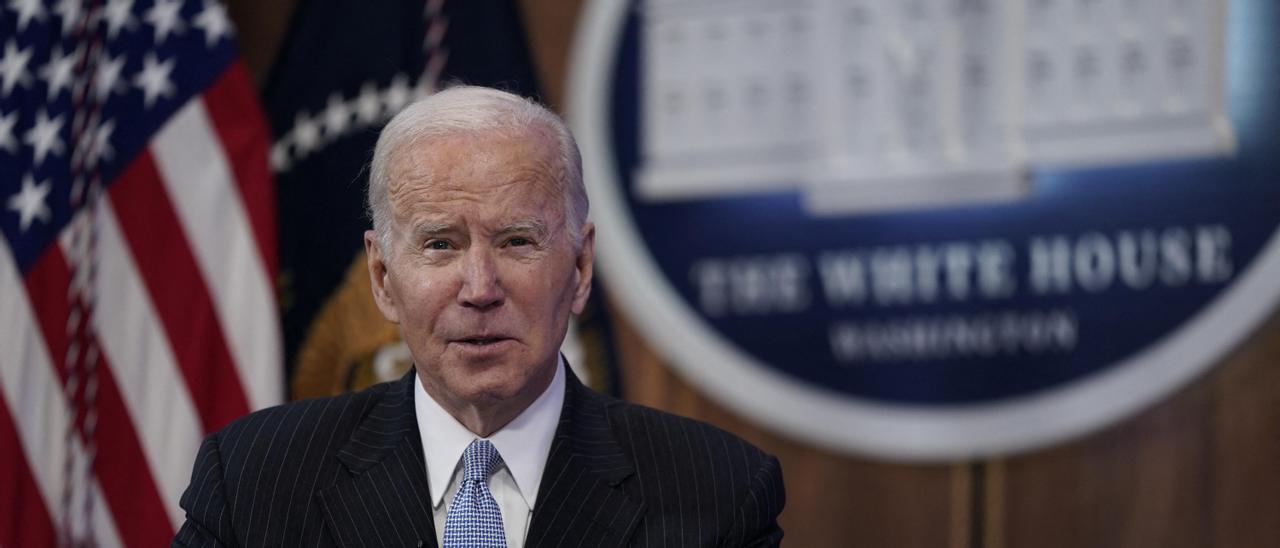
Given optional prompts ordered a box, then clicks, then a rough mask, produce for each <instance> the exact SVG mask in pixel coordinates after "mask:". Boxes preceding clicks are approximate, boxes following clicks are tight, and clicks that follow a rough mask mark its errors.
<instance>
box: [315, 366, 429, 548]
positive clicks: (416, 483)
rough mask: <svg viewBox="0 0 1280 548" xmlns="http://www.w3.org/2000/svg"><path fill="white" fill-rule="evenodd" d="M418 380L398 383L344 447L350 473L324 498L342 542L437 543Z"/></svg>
mask: <svg viewBox="0 0 1280 548" xmlns="http://www.w3.org/2000/svg"><path fill="white" fill-rule="evenodd" d="M414 382H417V377H415V376H414V373H413V371H410V372H409V373H408V374H407V375H405V376H404V377H403V378H401V379H400V380H399V381H396V382H394V383H392V384H391V385H390V387H389V388H388V389H387V391H386V392H385V393H384V394H383V396H382V397H381V398H380V399H379V400H378V402H377V403H376V404H374V406H373V408H372V409H371V410H370V411H369V413H368V414H367V415H366V416H365V417H364V418H363V419H362V420H361V422H360V424H359V426H357V427H356V431H355V433H354V434H352V436H351V440H350V441H349V442H347V444H346V445H345V446H344V447H343V448H342V449H341V450H339V451H338V460H339V461H341V462H342V463H343V465H345V466H346V468H347V471H348V472H349V474H350V475H349V476H347V477H344V478H343V479H341V480H339V481H338V482H337V483H336V484H334V485H333V486H331V487H329V488H327V489H325V490H323V491H321V492H320V494H319V498H320V505H321V507H322V508H323V509H324V515H325V520H326V521H327V525H328V527H329V531H330V533H332V534H333V537H334V539H335V540H336V541H337V543H338V544H339V545H341V546H359V545H370V546H374V545H376V546H415V545H416V546H436V534H435V525H434V523H433V519H432V514H431V504H430V501H429V500H428V499H429V495H428V493H429V492H430V491H428V489H427V476H426V469H425V465H424V464H423V463H424V462H425V460H424V459H423V455H422V443H421V441H420V440H421V437H420V436H419V434H418V419H417V416H416V414H415V413H414V406H413V384H412V383H414Z"/></svg>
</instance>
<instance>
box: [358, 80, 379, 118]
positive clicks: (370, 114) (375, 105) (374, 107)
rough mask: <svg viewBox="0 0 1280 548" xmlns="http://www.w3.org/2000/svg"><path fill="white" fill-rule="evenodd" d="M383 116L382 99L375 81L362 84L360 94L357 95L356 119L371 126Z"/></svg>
mask: <svg viewBox="0 0 1280 548" xmlns="http://www.w3.org/2000/svg"><path fill="white" fill-rule="evenodd" d="M380 116H382V99H381V98H380V97H378V90H377V88H375V87H374V86H373V82H365V83H364V85H363V86H360V95H358V96H357V97H356V119H357V120H359V121H360V123H362V124H364V125H367V126H371V125H373V124H374V123H376V122H377V121H378V118H379V117H380Z"/></svg>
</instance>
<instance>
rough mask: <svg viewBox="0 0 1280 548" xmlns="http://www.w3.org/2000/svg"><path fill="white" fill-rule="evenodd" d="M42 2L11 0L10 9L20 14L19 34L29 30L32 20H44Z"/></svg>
mask: <svg viewBox="0 0 1280 548" xmlns="http://www.w3.org/2000/svg"><path fill="white" fill-rule="evenodd" d="M40 1H41V0H9V9H11V10H13V11H15V12H17V13H18V32H22V31H24V30H27V25H28V24H30V23H31V20H32V19H37V20H44V6H41V5H40Z"/></svg>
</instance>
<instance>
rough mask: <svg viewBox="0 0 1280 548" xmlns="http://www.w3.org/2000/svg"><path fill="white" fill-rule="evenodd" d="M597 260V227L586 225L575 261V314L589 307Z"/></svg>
mask: <svg viewBox="0 0 1280 548" xmlns="http://www.w3.org/2000/svg"><path fill="white" fill-rule="evenodd" d="M595 260H596V225H595V224H593V223H586V224H584V225H583V226H582V246H581V248H580V249H579V251H578V257H577V260H576V261H575V264H574V267H575V275H576V284H577V285H576V287H575V288H574V292H573V313H574V314H581V313H582V311H583V310H584V309H585V308H586V307H587V297H590V296H591V278H592V276H593V275H594V273H595Z"/></svg>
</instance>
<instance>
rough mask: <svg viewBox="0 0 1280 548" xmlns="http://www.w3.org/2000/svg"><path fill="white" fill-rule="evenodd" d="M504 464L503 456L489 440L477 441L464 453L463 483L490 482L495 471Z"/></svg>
mask: <svg viewBox="0 0 1280 548" xmlns="http://www.w3.org/2000/svg"><path fill="white" fill-rule="evenodd" d="M501 464H502V455H499V454H498V449H497V448H496V447H494V446H493V444H492V443H489V440H475V441H473V442H471V445H468V446H467V450H466V451H463V452H462V481H464V482H465V481H478V482H481V483H484V482H487V481H488V480H489V474H491V473H493V469H494V468H497V467H498V466H500V465H501Z"/></svg>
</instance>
